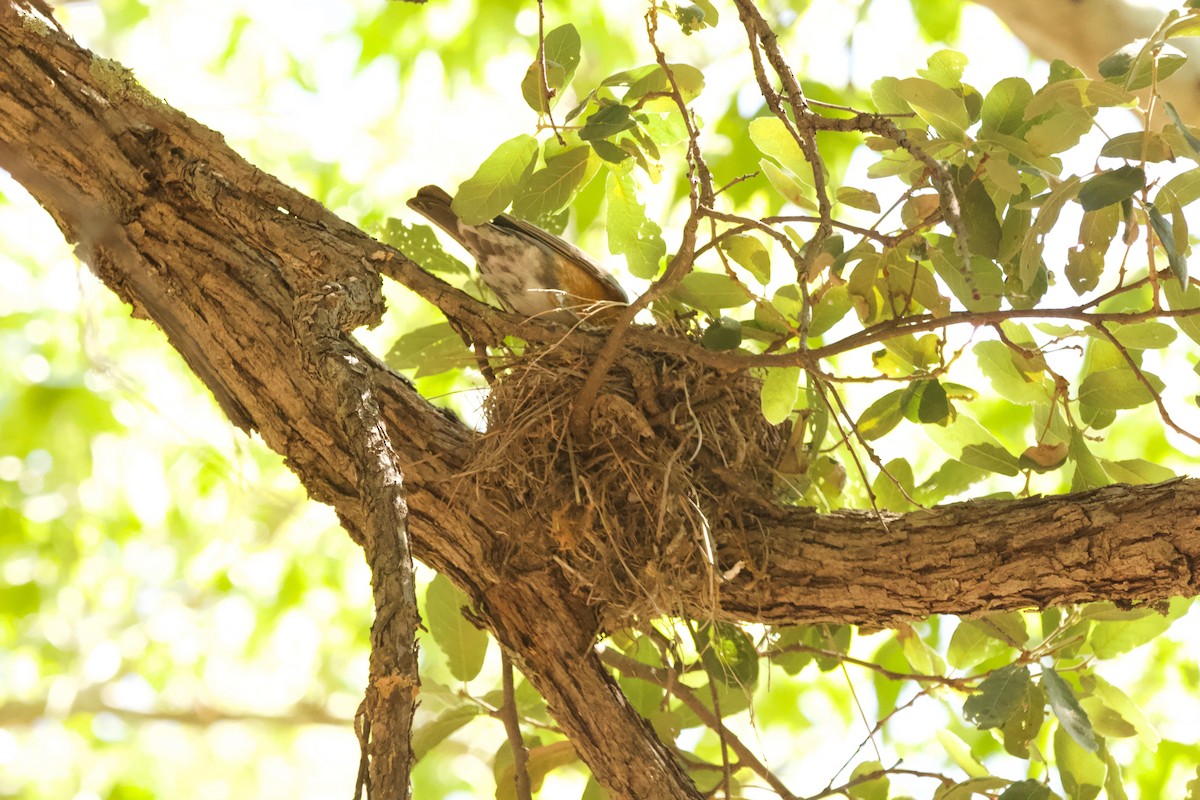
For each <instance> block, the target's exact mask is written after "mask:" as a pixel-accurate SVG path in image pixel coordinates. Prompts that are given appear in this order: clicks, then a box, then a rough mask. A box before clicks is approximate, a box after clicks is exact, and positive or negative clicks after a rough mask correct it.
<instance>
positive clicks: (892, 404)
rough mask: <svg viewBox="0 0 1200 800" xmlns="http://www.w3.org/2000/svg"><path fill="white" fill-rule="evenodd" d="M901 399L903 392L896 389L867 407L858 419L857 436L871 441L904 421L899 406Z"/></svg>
mask: <svg viewBox="0 0 1200 800" xmlns="http://www.w3.org/2000/svg"><path fill="white" fill-rule="evenodd" d="M903 397H904V390H903V389H896V390H895V391H892V392H888V393H887V394H885V395H884V396H883V397H881V398H879V399H878V400H876V401H875V402H874V403H872V404H871V405H869V406H867V410H866V411H864V412H863V413H862V416H861V417H859V418H858V433H859V435H860V436H862V437H863V438H864V439H866V440H868V441H871V440H873V439H878V438H880V437H881V436H885V435H887V434H888V433H890V432H891V430H892V429H893V428H895V427H896V425H898V424H899V423H900V420H902V419H904V408H903V407H902V406H901V399H902V398H903Z"/></svg>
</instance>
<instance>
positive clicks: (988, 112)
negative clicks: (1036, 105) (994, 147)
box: [979, 78, 1033, 137]
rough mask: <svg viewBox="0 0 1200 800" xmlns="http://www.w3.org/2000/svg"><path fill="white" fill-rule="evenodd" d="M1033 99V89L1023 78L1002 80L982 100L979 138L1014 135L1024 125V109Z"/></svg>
mask: <svg viewBox="0 0 1200 800" xmlns="http://www.w3.org/2000/svg"><path fill="white" fill-rule="evenodd" d="M1032 99H1033V89H1031V88H1030V86H1029V82H1028V81H1026V80H1025V79H1024V78H1004V79H1003V80H1001V81H1000V82H999V83H997V84H996V85H995V86H993V87H992V89H991V91H989V92H988V93H987V96H986V97H984V98H983V123H982V125H981V126H980V129H979V133H980V136H981V137H982V136H986V135H988V134H992V133H1002V134H1016V133H1017V131H1018V130H1019V129H1020V128H1021V127H1022V126H1023V125H1024V124H1025V107H1026V106H1027V105H1029V101H1030V100H1032Z"/></svg>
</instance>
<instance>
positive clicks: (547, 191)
mask: <svg viewBox="0 0 1200 800" xmlns="http://www.w3.org/2000/svg"><path fill="white" fill-rule="evenodd" d="M591 152H592V151H591V148H589V147H587V146H581V147H573V148H571V149H569V150H565V151H563V152H562V153H560V154H559V155H557V156H555V157H554V158H552V159H550V160H549V161H547V162H546V166H545V167H543V168H542V169H539V170H538V171H537V172H535V173H533V174H532V175H531V176H530V177H529V179H528V180H527V181H525V186H524V188H523V189H522V191H521V193H520V194H519V195H518V196H517V199H516V201H515V202H514V203H513V213H515V214H516V215H517V216H518V217H521V218H522V219H528V220H536V219H538V218H539V217H544V216H549V215H550V214H554V213H556V212H557V211H560V210H561V209H562V208H564V207H565V206H566V205H567V203H569V202H571V199H572V198H573V197H574V196H575V193H576V192H577V191H578V190H579V188H580V186H581V185H582V183H583V178H584V176H585V175H586V174H587V171H588V158H589V157H590V155H591Z"/></svg>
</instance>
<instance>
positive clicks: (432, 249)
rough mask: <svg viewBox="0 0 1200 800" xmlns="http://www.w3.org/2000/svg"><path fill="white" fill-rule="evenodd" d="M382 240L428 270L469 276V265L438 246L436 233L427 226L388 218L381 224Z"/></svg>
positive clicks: (440, 245) (439, 244)
mask: <svg viewBox="0 0 1200 800" xmlns="http://www.w3.org/2000/svg"><path fill="white" fill-rule="evenodd" d="M382 235H383V241H384V242H386V243H387V244H390V245H391V246H392V247H394V248H396V249H397V250H399V251H400V252H401V253H404V255H406V256H408V257H409V258H411V259H412V260H413V261H416V262H417V263H418V264H420V265H421V268H422V269H425V270H427V271H429V272H438V273H442V274H445V275H469V274H470V273H471V270H470V268H468V267H467V265H466V264H464V263H463V262H461V261H459V260H458V259H457V258H455V257H454V256H452V255H450V254H449V253H447V252H446V251H445V250H443V249H442V244H441V242H440V241H439V240H438V237H437V234H435V233H434V232H433V228H432V227H430V226H429V225H408V224H406V223H404V222H401V221H400V220H398V219H396V218H395V217H388V218H387V219H386V220H385V222H384V226H383V234H382Z"/></svg>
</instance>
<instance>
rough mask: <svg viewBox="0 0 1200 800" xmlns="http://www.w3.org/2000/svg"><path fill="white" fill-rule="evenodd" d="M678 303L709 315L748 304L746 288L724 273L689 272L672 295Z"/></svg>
mask: <svg viewBox="0 0 1200 800" xmlns="http://www.w3.org/2000/svg"><path fill="white" fill-rule="evenodd" d="M672 296H674V297H675V298H676V299H678V300H679V301H680V302H682V303H684V304H686V305H689V306H691V307H692V308H698V309H700V310H701V311H707V312H709V313H710V314H711V312H713V311H717V310H719V309H722V308H737V307H738V306H744V305H746V303H748V302H750V298H749V297H748V296H747V294H746V288H745V287H744V286H742V285H741V284H739V283H738V282H737V281H735V280H734V279H733V278H731V277H729V276H728V275H726V274H725V273H724V272H699V271H697V272H689V273H688V274H687V275H684V276H683V280H681V281H680V282H679V285H678V286H676V287H675V290H674V292H673V293H672Z"/></svg>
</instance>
